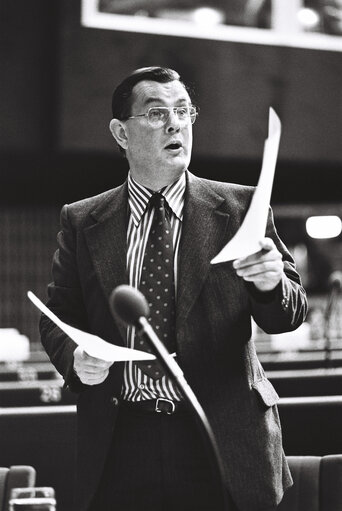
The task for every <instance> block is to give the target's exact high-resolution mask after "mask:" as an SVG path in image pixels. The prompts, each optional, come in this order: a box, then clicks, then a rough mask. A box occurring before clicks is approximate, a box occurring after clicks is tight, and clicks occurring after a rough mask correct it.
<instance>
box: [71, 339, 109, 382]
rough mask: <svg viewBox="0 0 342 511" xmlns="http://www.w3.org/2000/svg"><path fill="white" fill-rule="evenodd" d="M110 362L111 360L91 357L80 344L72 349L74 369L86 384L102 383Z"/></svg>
mask: <svg viewBox="0 0 342 511" xmlns="http://www.w3.org/2000/svg"><path fill="white" fill-rule="evenodd" d="M112 364H113V362H106V361H105V360H101V359H99V358H94V357H91V356H90V355H88V354H87V353H86V352H85V351H83V349H82V348H81V347H80V346H78V347H77V348H76V349H75V351H74V371H75V373H76V374H77V376H78V377H79V379H80V380H81V382H82V383H85V384H86V385H98V384H99V383H102V382H103V381H104V380H105V379H106V378H107V376H108V373H109V368H110V366H111V365H112Z"/></svg>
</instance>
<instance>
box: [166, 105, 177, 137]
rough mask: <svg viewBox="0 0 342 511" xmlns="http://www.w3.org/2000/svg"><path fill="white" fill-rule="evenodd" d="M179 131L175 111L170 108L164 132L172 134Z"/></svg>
mask: <svg viewBox="0 0 342 511" xmlns="http://www.w3.org/2000/svg"><path fill="white" fill-rule="evenodd" d="M179 130H180V122H179V118H178V114H177V110H173V109H172V108H170V110H169V118H168V120H167V123H166V131H167V132H169V133H172V132H174V131H179Z"/></svg>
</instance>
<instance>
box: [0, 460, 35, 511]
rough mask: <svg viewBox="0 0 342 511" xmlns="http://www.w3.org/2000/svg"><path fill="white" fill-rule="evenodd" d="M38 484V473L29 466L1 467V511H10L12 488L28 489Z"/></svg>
mask: <svg viewBox="0 0 342 511" xmlns="http://www.w3.org/2000/svg"><path fill="white" fill-rule="evenodd" d="M35 482H36V471H35V469H34V468H33V467H31V466H29V465H13V466H11V467H10V468H5V467H0V511H8V509H9V499H10V494H11V489H12V488H28V487H29V486H34V485H35Z"/></svg>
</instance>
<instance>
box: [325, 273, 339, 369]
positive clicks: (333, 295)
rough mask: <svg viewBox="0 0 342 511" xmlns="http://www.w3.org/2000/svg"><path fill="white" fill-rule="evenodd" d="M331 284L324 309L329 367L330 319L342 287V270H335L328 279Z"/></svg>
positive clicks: (328, 364)
mask: <svg viewBox="0 0 342 511" xmlns="http://www.w3.org/2000/svg"><path fill="white" fill-rule="evenodd" d="M328 284H329V289H330V292H329V296H328V300H327V304H326V308H325V311H324V339H325V346H324V350H325V362H326V365H327V366H328V367H329V366H330V365H331V337H330V320H331V315H332V312H333V310H334V306H335V305H336V299H337V298H338V296H339V294H340V292H341V289H342V272H341V271H333V272H332V273H331V275H330V277H329V279H328Z"/></svg>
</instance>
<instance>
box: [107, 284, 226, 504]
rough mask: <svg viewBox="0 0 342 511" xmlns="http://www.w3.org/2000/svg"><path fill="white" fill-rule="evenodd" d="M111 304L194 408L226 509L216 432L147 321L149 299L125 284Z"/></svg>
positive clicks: (118, 289)
mask: <svg viewBox="0 0 342 511" xmlns="http://www.w3.org/2000/svg"><path fill="white" fill-rule="evenodd" d="M109 304H110V308H111V311H112V313H113V315H114V317H115V318H118V319H119V320H120V321H121V322H122V323H124V324H126V325H132V326H135V327H136V328H137V332H138V334H139V335H141V336H144V338H145V340H146V341H147V342H148V344H149V345H150V347H151V349H152V351H153V353H154V355H156V357H157V359H158V361H159V362H160V364H161V365H162V366H163V369H164V370H165V371H166V373H167V374H168V376H169V377H170V378H171V379H172V380H173V382H174V383H175V384H176V385H177V387H178V389H179V390H180V392H181V394H182V396H183V397H184V399H185V401H186V402H187V404H188V405H189V407H190V409H192V410H193V412H194V413H195V415H196V416H197V419H199V421H198V425H199V426H200V427H201V433H202V435H204V440H205V441H206V448H207V450H208V455H209V457H210V462H211V464H212V468H213V471H214V473H215V475H216V477H217V480H218V483H219V484H220V489H221V495H222V504H223V509H226V500H227V499H228V498H229V496H228V495H227V494H226V491H225V485H224V469H223V463H222V460H221V457H220V453H219V450H218V446H217V443H216V439H215V436H214V433H213V431H212V429H211V426H210V424H209V422H208V419H207V417H206V415H205V412H204V410H203V408H202V406H201V405H200V403H199V402H198V400H197V397H196V396H195V394H194V392H193V391H192V389H191V387H190V385H189V384H188V383H187V381H186V380H185V378H184V375H183V371H182V370H181V368H180V367H179V365H178V364H177V362H176V361H175V360H174V358H173V357H172V356H171V355H170V354H169V352H168V351H167V349H166V348H165V346H164V344H163V343H162V342H161V340H160V339H159V338H158V336H157V335H156V333H155V332H154V330H153V328H152V327H151V325H150V323H149V322H148V321H147V319H146V316H148V315H149V306H148V303H147V301H146V298H145V297H144V295H143V294H142V293H141V292H140V291H138V290H137V289H135V288H134V287H132V286H128V285H125V284H123V285H121V286H118V287H117V288H115V289H114V290H113V291H112V293H111V295H110V298H109Z"/></svg>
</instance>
